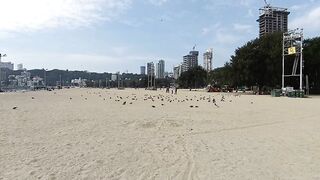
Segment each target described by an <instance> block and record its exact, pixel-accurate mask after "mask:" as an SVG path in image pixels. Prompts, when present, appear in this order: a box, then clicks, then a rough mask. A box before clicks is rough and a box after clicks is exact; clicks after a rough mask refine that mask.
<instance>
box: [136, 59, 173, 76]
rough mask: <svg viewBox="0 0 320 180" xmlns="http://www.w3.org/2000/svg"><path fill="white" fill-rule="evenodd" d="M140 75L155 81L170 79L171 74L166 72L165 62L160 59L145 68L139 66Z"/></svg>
mask: <svg viewBox="0 0 320 180" xmlns="http://www.w3.org/2000/svg"><path fill="white" fill-rule="evenodd" d="M140 74H141V75H147V76H151V77H154V78H156V79H164V78H167V77H172V73H169V72H166V66H165V61H164V60H163V59H160V60H159V61H158V62H157V63H154V62H148V63H147V66H140Z"/></svg>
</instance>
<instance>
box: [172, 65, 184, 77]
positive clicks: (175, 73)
mask: <svg viewBox="0 0 320 180" xmlns="http://www.w3.org/2000/svg"><path fill="white" fill-rule="evenodd" d="M181 73H182V64H180V65H178V66H175V67H174V68H173V78H174V79H178V78H179V77H180V75H181Z"/></svg>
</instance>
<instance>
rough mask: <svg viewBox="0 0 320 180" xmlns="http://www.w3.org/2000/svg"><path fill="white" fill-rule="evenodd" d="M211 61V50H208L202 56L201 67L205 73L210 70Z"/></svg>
mask: <svg viewBox="0 0 320 180" xmlns="http://www.w3.org/2000/svg"><path fill="white" fill-rule="evenodd" d="M212 59H213V49H212V48H211V49H208V50H207V52H205V53H204V54H203V67H204V69H205V70H206V71H207V72H210V71H211V70H212Z"/></svg>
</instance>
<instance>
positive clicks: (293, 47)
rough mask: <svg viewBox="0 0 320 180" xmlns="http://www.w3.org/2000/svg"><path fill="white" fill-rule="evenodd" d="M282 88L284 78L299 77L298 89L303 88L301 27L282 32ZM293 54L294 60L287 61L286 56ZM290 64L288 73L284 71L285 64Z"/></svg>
mask: <svg viewBox="0 0 320 180" xmlns="http://www.w3.org/2000/svg"><path fill="white" fill-rule="evenodd" d="M282 52H283V53H282V88H283V89H284V88H285V87H286V84H285V83H286V82H285V80H286V78H291V77H297V78H298V77H299V81H300V85H299V88H300V91H302V90H303V82H302V81H303V29H299V28H298V29H294V30H290V31H288V32H285V33H283V51H282ZM290 56H291V57H292V56H294V57H295V58H294V61H293V63H292V62H287V60H288V57H290ZM288 65H289V66H290V65H291V66H292V71H291V72H290V73H288V72H286V69H287V68H286V66H288ZM291 86H292V85H291Z"/></svg>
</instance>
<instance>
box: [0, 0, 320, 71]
mask: <svg viewBox="0 0 320 180" xmlns="http://www.w3.org/2000/svg"><path fill="white" fill-rule="evenodd" d="M49 5H50V6H49ZM264 5H265V4H264V2H263V1H262V0H261V1H254V0H242V1H235V0H226V1H222V0H216V1H212V0H199V1H193V0H186V1H181V0H164V1H152V0H150V1H142V0H138V1H134V2H133V1H132V0H118V1H114V0H98V1H91V0H86V1H82V2H81V3H79V2H78V1H75V0H71V1H68V3H66V2H65V1H63V0H57V1H54V2H52V1H49V0H42V1H40V0H30V1H28V2H25V1H21V0H12V1H7V2H2V6H3V7H5V8H3V10H2V11H0V21H1V22H2V23H1V24H0V41H1V44H0V53H5V54H7V55H8V57H6V58H3V59H2V61H4V62H9V61H10V62H13V63H15V64H19V63H22V64H24V65H25V68H27V69H41V68H45V69H70V70H88V71H95V72H110V73H112V72H117V71H121V72H126V71H127V70H128V71H129V72H133V73H139V66H140V65H141V64H145V62H148V59H165V60H166V66H167V67H168V69H171V68H172V67H174V66H176V65H178V64H179V63H180V62H181V61H182V56H183V55H184V54H186V52H188V51H190V49H191V48H192V46H193V45H194V44H197V50H198V51H200V52H199V53H200V54H203V53H204V52H205V50H206V49H207V48H208V47H212V48H213V49H214V50H215V68H216V67H220V66H222V65H223V64H224V63H225V62H226V61H228V60H229V59H230V56H231V55H233V54H234V50H235V49H236V48H237V47H239V46H241V45H243V44H244V43H246V42H247V41H249V40H252V39H254V38H256V37H258V36H259V24H258V23H257V22H256V19H257V18H258V17H259V8H261V7H263V6H264ZM271 5H272V6H277V7H283V8H288V11H290V16H289V28H290V29H292V28H298V27H302V28H304V30H305V31H304V32H305V36H306V37H307V38H308V37H314V36H318V35H319V32H318V29H319V28H320V1H317V0H309V1H304V2H301V1H298V0H293V1H288V0H286V1H281V2H280V1H275V0H273V1H271ZM230 12H233V13H230ZM40 17H41V18H40ZM235 17H236V18H235ZM189 22H194V23H189ZM154 42H157V43H154Z"/></svg>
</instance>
